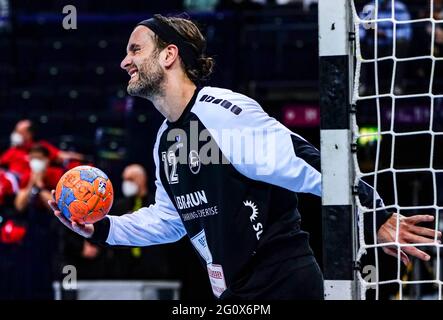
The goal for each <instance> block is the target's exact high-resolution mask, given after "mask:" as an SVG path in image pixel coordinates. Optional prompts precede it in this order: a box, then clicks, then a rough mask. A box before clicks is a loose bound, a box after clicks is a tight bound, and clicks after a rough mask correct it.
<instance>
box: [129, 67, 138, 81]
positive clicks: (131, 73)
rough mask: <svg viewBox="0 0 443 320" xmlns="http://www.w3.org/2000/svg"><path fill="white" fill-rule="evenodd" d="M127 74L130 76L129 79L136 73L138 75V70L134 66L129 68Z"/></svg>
mask: <svg viewBox="0 0 443 320" xmlns="http://www.w3.org/2000/svg"><path fill="white" fill-rule="evenodd" d="M128 74H129V76H130V77H131V80H132V79H134V78H135V76H136V75H138V70H137V69H136V68H133V69H131V70H129V72H128Z"/></svg>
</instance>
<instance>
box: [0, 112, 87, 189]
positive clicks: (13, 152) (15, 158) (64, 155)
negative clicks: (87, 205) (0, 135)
mask: <svg viewBox="0 0 443 320" xmlns="http://www.w3.org/2000/svg"><path fill="white" fill-rule="evenodd" d="M10 139H11V147H10V148H9V149H8V150H6V151H5V152H4V153H3V154H2V155H1V156H0V166H2V167H5V168H6V169H7V170H8V171H10V172H11V173H12V174H14V175H15V176H16V177H17V178H18V180H19V182H20V186H24V185H26V184H27V182H28V181H27V180H26V178H27V177H28V176H29V174H30V167H29V159H28V152H29V150H30V149H31V148H32V147H33V146H34V145H35V144H39V145H40V146H43V147H44V148H45V149H46V150H47V151H48V153H49V155H48V157H49V161H50V162H59V163H60V162H62V161H64V160H69V159H74V160H81V159H83V155H81V154H78V153H76V152H71V151H61V150H59V149H57V148H56V147H54V146H53V145H52V144H50V143H49V142H47V141H44V140H40V141H35V126H34V125H33V123H32V121H31V120H27V119H26V120H21V121H19V122H18V123H17V124H16V126H15V128H14V131H13V132H12V133H11V137H10Z"/></svg>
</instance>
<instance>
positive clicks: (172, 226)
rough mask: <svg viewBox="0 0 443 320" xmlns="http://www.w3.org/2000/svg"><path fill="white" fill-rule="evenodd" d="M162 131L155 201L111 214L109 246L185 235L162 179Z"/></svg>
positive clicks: (165, 240)
mask: <svg viewBox="0 0 443 320" xmlns="http://www.w3.org/2000/svg"><path fill="white" fill-rule="evenodd" d="M160 132H161V130H160V131H159V135H158V136H157V141H156V143H155V147H154V162H155V166H156V170H155V175H156V181H155V185H156V187H157V190H156V193H155V204H153V205H151V206H149V207H144V208H141V209H139V210H137V211H135V212H133V213H128V214H124V215H122V216H108V219H109V233H108V236H107V238H106V243H107V244H109V245H125V246H149V245H155V244H162V243H169V242H175V241H177V240H179V239H181V238H182V237H183V236H184V235H185V234H186V230H185V228H184V226H183V223H182V221H181V219H180V216H179V215H178V213H177V211H176V209H175V207H174V205H173V204H172V202H171V200H170V198H169V196H168V195H167V193H166V191H165V189H164V187H163V185H162V183H161V180H160V176H159V159H158V152H157V150H158V144H159V138H160V136H161V134H160Z"/></svg>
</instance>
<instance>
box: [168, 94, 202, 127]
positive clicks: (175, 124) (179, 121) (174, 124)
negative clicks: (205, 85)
mask: <svg viewBox="0 0 443 320" xmlns="http://www.w3.org/2000/svg"><path fill="white" fill-rule="evenodd" d="M201 89H202V88H201V87H197V88H195V91H194V94H193V95H192V98H191V100H189V102H188V104H187V105H186V108H185V110H183V112H182V114H181V115H180V117H179V118H178V119H177V120H176V121H174V122H171V121H169V120H167V121H166V123H167V124H168V126H172V127H176V126H178V125H180V124H181V123H183V120H184V119H185V117H186V115H187V114H189V112H190V111H191V109H192V107H193V106H194V104H195V101H196V100H197V96H198V93H199V92H200V90H201Z"/></svg>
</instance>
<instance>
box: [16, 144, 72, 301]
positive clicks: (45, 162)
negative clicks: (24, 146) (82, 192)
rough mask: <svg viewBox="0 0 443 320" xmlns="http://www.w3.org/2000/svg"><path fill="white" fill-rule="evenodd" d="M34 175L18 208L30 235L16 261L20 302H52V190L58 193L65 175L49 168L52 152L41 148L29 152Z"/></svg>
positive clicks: (20, 194)
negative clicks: (44, 300) (50, 300)
mask: <svg viewBox="0 0 443 320" xmlns="http://www.w3.org/2000/svg"><path fill="white" fill-rule="evenodd" d="M29 159H30V167H31V173H30V177H29V180H28V183H27V185H26V186H25V187H24V188H22V189H20V191H19V192H18V194H17V197H16V199H15V207H16V209H17V211H19V212H20V213H21V214H22V215H23V216H24V217H25V219H26V223H27V226H28V227H27V233H26V236H25V238H24V246H23V248H22V251H21V253H20V255H19V256H18V257H17V260H16V268H17V271H19V272H20V274H21V278H20V279H21V280H22V281H23V283H22V284H20V285H16V286H15V287H16V288H21V292H20V293H19V298H24V299H52V298H53V291H52V281H53V280H54V275H55V263H54V262H55V260H54V259H55V253H56V249H57V244H58V241H57V234H56V229H55V228H56V227H58V225H57V224H55V223H54V219H53V215H52V212H51V210H49V206H48V202H47V201H48V200H49V199H50V198H51V192H50V190H51V189H55V187H56V184H57V182H58V180H59V179H60V178H61V176H62V174H63V171H62V170H61V169H60V168H56V167H51V166H50V152H49V150H48V149H46V148H45V147H44V146H42V145H34V146H32V147H31V148H30V150H29Z"/></svg>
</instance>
